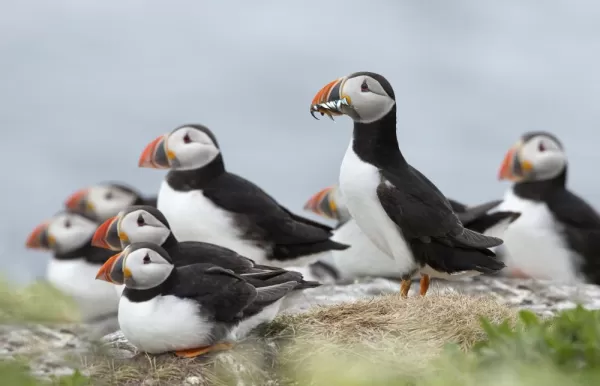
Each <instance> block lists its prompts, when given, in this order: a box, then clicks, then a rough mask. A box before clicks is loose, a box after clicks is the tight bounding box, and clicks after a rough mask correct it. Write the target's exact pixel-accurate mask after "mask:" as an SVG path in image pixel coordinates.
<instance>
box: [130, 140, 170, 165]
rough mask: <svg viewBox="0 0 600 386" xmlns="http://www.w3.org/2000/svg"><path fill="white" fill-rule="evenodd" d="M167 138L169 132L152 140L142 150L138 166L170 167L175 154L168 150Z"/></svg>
mask: <svg viewBox="0 0 600 386" xmlns="http://www.w3.org/2000/svg"><path fill="white" fill-rule="evenodd" d="M167 138H168V134H165V135H161V136H160V137H158V138H156V139H155V140H153V141H152V142H150V143H149V144H148V145H147V146H146V148H144V151H142V155H141V156H140V160H139V161H138V166H139V167H141V168H151V169H170V168H171V161H172V160H173V159H175V154H174V153H173V152H170V151H168V150H167V145H166V143H167V141H166V140H167Z"/></svg>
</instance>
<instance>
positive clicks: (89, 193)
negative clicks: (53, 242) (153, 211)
mask: <svg viewBox="0 0 600 386" xmlns="http://www.w3.org/2000/svg"><path fill="white" fill-rule="evenodd" d="M131 205H151V206H154V207H155V206H156V197H144V196H143V195H142V194H141V193H140V192H138V191H137V190H135V189H134V188H132V187H130V186H128V185H125V184H123V183H120V182H104V183H99V184H96V185H92V186H88V187H86V188H82V189H79V190H77V191H76V192H74V193H73V194H71V195H70V196H69V197H68V198H67V200H66V201H65V208H67V209H68V210H70V211H72V212H78V213H81V214H83V215H85V216H87V217H90V218H93V219H95V220H96V221H98V222H102V221H104V220H106V219H107V218H109V217H112V216H115V215H116V214H117V213H119V212H120V211H121V210H123V209H125V208H127V207H128V206H131Z"/></svg>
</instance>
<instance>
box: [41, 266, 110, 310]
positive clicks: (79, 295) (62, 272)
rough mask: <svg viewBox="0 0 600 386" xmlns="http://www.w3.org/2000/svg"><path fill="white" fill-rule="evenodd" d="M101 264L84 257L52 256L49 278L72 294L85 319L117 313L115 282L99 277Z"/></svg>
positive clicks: (66, 292)
mask: <svg viewBox="0 0 600 386" xmlns="http://www.w3.org/2000/svg"><path fill="white" fill-rule="evenodd" d="M99 269H100V266H99V265H96V264H90V263H88V262H87V261H85V260H83V259H75V260H56V259H51V260H50V262H49V263H48V267H47V270H46V278H47V279H48V281H49V282H50V283H51V284H52V285H53V286H54V287H56V288H57V289H58V290H60V291H61V292H63V293H64V294H65V295H68V296H70V297H72V298H73V299H74V300H75V301H76V302H77V305H78V307H79V309H80V311H81V316H82V318H83V319H84V320H90V319H94V318H98V317H102V316H107V315H110V314H115V313H116V312H117V305H118V302H119V297H118V294H117V292H116V291H115V286H114V285H113V284H110V283H107V282H104V281H100V280H96V274H97V273H98V270H99Z"/></svg>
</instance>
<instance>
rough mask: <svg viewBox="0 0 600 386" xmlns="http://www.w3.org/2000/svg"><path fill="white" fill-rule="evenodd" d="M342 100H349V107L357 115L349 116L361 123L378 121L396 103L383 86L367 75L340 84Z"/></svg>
mask: <svg viewBox="0 0 600 386" xmlns="http://www.w3.org/2000/svg"><path fill="white" fill-rule="evenodd" d="M341 87H342V93H341V94H342V98H343V97H344V96H347V97H349V98H350V105H351V106H352V108H353V109H354V111H356V113H357V114H358V117H354V116H351V117H352V119H353V120H355V121H356V122H361V123H371V122H375V121H378V120H380V119H381V118H383V117H384V116H386V115H387V113H389V112H390V110H391V109H392V107H394V105H395V104H396V101H395V100H394V99H393V98H392V97H390V96H389V95H388V94H387V92H385V90H384V89H383V86H381V84H380V83H379V82H378V81H377V80H375V79H374V78H372V77H370V76H368V75H359V76H356V77H354V78H350V79H346V80H344V81H343V84H342V86H341Z"/></svg>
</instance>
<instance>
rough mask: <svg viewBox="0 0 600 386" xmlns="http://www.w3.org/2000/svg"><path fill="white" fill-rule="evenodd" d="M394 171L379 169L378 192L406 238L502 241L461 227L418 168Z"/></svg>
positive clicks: (473, 243) (484, 244)
mask: <svg viewBox="0 0 600 386" xmlns="http://www.w3.org/2000/svg"><path fill="white" fill-rule="evenodd" d="M397 173H398V174H397ZM397 173H392V172H390V171H386V170H382V171H381V175H382V182H381V183H380V184H379V186H378V187H377V195H378V197H379V200H380V202H381V205H382V206H383V208H384V210H385V211H386V213H387V215H388V216H389V217H390V219H392V221H394V223H396V224H397V225H398V226H399V227H400V229H401V230H402V234H403V236H404V237H405V238H407V239H420V240H422V241H424V242H428V241H429V239H430V238H434V239H436V240H437V241H438V242H440V243H443V244H446V245H451V246H453V245H456V246H461V247H467V248H468V247H471V248H491V247H495V246H498V245H500V244H502V240H500V239H498V238H495V237H488V236H484V235H482V234H479V233H477V232H473V231H471V230H469V229H466V228H464V227H463V224H462V223H461V222H460V220H459V219H458V217H457V215H456V214H455V213H454V211H453V210H452V207H451V206H450V203H449V202H448V200H447V199H446V197H445V196H444V195H443V194H442V193H441V192H440V191H439V190H438V189H437V187H436V186H435V185H433V183H431V181H429V180H428V179H427V178H426V177H425V176H424V175H423V174H421V173H420V172H419V171H418V170H416V169H414V168H412V167H410V168H407V169H406V170H401V171H398V172H397ZM396 186H401V187H402V189H398V188H396Z"/></svg>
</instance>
